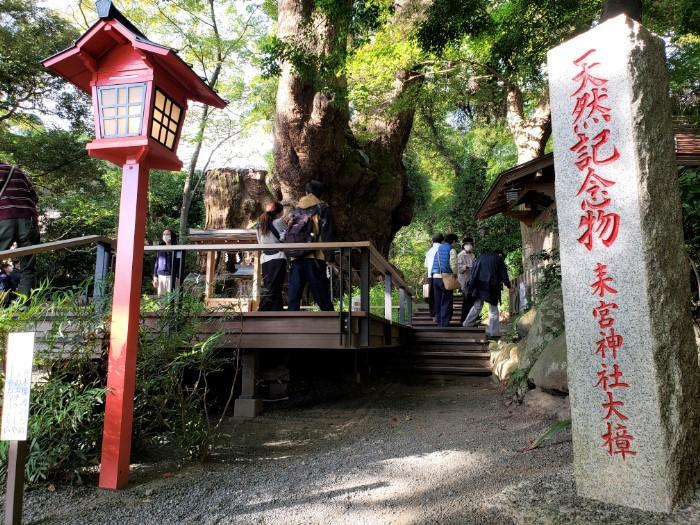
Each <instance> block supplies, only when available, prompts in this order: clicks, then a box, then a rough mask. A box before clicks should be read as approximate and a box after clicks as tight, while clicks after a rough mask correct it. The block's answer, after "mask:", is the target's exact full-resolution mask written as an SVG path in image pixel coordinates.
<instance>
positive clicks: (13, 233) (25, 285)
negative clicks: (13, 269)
mask: <svg viewBox="0 0 700 525" xmlns="http://www.w3.org/2000/svg"><path fill="white" fill-rule="evenodd" d="M36 204H37V196H36V192H35V191H34V186H32V183H31V181H30V180H29V177H27V175H25V173H24V172H23V171H22V170H20V169H19V168H17V167H14V166H10V165H8V164H3V163H2V162H0V250H8V249H10V246H12V243H13V242H16V243H17V247H18V248H24V247H26V246H32V245H34V244H38V243H39V226H38V212H37V208H36ZM20 261H21V263H20V265H21V267H22V277H21V280H20V283H19V287H18V291H19V293H21V294H23V295H27V296H28V295H29V294H30V292H31V290H32V288H33V287H34V286H35V284H36V256H34V255H29V256H26V257H22V258H21V259H20Z"/></svg>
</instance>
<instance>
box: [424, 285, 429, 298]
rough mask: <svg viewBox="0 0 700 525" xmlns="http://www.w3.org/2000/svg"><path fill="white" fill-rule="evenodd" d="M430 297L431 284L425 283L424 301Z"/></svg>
mask: <svg viewBox="0 0 700 525" xmlns="http://www.w3.org/2000/svg"><path fill="white" fill-rule="evenodd" d="M429 297H430V283H423V299H428V298H429Z"/></svg>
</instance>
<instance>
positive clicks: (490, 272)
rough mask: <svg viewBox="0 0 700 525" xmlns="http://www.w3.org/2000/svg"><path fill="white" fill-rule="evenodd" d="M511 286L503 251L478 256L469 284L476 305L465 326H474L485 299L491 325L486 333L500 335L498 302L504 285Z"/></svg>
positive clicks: (469, 290) (465, 321)
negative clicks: (487, 304)
mask: <svg viewBox="0 0 700 525" xmlns="http://www.w3.org/2000/svg"><path fill="white" fill-rule="evenodd" d="M504 285H505V286H506V288H510V286H511V285H510V279H509V278H508V268H506V263H505V262H504V260H503V252H502V251H501V250H496V251H495V252H486V253H482V254H481V255H479V257H477V259H476V262H475V263H474V266H472V270H471V274H470V276H469V284H468V285H467V293H468V294H469V295H471V296H472V297H474V306H472V308H471V310H469V315H467V318H466V319H465V320H464V324H463V326H465V327H469V326H474V325H475V323H476V322H477V319H478V317H479V315H480V314H481V308H482V306H483V305H484V301H486V302H487V303H489V326H488V328H487V329H486V335H487V336H489V337H494V338H495V337H500V335H501V334H500V332H501V328H500V322H499V313H498V303H499V302H500V301H501V290H503V286H504Z"/></svg>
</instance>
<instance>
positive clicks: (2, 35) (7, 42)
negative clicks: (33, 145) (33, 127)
mask: <svg viewBox="0 0 700 525" xmlns="http://www.w3.org/2000/svg"><path fill="white" fill-rule="evenodd" d="M38 4H39V3H38V2H37V1H36V0H3V1H2V2H0V129H2V127H3V126H4V125H7V124H27V123H32V122H35V121H36V116H35V114H34V112H36V111H47V110H48V107H49V105H48V104H47V102H48V101H49V100H51V99H53V100H54V101H56V100H59V99H61V98H64V100H66V98H65V97H69V98H68V99H70V97H74V92H73V91H72V90H71V89H70V88H67V87H66V85H65V82H63V81H62V80H60V79H59V78H57V77H52V76H50V75H49V74H48V73H47V72H46V71H45V70H44V67H43V66H42V65H41V60H43V59H44V58H47V57H49V56H51V55H53V54H54V53H56V52H58V51H60V50H61V49H64V48H66V47H68V45H69V44H70V43H71V41H72V40H73V39H75V37H76V36H77V33H76V31H75V29H74V28H72V27H71V26H70V24H68V23H67V22H66V21H65V20H63V19H62V18H60V17H58V16H56V15H55V14H53V13H52V12H51V11H49V10H48V9H46V8H44V7H39V5H38ZM64 108H65V109H70V106H64ZM68 113H70V112H68Z"/></svg>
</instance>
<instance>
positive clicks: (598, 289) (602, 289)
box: [591, 263, 617, 297]
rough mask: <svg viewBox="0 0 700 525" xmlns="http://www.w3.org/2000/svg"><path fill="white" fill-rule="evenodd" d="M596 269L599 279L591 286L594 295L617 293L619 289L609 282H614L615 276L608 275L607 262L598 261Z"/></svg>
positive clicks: (601, 295)
mask: <svg viewBox="0 0 700 525" xmlns="http://www.w3.org/2000/svg"><path fill="white" fill-rule="evenodd" d="M594 271H595V276H596V279H597V280H596V281H595V282H594V283H593V284H592V285H591V288H593V295H599V296H600V297H603V296H604V295H605V294H606V293H611V294H615V293H617V290H615V289H614V288H612V287H611V286H609V284H608V283H611V282H613V278H612V277H610V276H608V265H607V264H603V263H597V264H596V267H595V270H594Z"/></svg>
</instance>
